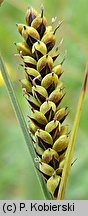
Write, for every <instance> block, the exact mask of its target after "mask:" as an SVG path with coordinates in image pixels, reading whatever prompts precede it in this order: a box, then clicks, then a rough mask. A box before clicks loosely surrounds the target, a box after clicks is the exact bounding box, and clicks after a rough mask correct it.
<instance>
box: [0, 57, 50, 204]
mask: <svg viewBox="0 0 88 216" xmlns="http://www.w3.org/2000/svg"><path fill="white" fill-rule="evenodd" d="M0 68H1V73H2V76H3V79H4V82H5V84H6V87H7V91H8V94H9V97H10V100H11V103H12V106H13V109H14V111H15V114H16V117H17V119H18V122H19V124H20V127H21V130H22V133H23V136H24V139H25V142H26V144H27V147H28V150H29V152H30V155H31V158H32V161H33V166H34V167H35V166H36V167H38V163H36V162H35V160H34V159H35V158H36V153H35V150H34V147H33V143H32V140H31V137H30V134H29V131H28V128H27V125H26V122H25V119H24V116H23V114H22V112H21V109H20V107H19V104H18V101H17V99H16V96H15V93H14V89H13V86H12V83H11V81H10V79H9V76H8V73H7V71H6V68H5V66H4V63H3V60H2V58H1V57H0ZM36 175H37V177H38V180H39V183H40V187H41V189H42V191H43V193H44V196H45V198H46V199H48V200H51V199H52V198H51V195H50V194H49V192H48V190H47V187H46V183H45V181H44V179H43V177H42V176H41V175H40V173H38V172H37V170H36Z"/></svg>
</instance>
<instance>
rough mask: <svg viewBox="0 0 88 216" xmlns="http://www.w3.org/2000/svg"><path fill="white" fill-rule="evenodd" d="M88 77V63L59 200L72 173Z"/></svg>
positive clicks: (62, 197)
mask: <svg viewBox="0 0 88 216" xmlns="http://www.w3.org/2000/svg"><path fill="white" fill-rule="evenodd" d="M87 79H88V65H87V66H86V69H85V76H84V81H83V85H82V90H81V94H80V97H79V100H78V106H77V112H76V115H75V119H74V123H73V129H72V133H71V137H70V142H69V146H68V149H67V154H66V159H65V165H64V169H63V172H62V179H61V183H60V188H59V192H58V198H57V199H58V200H62V199H64V196H65V191H66V185H67V180H68V176H69V173H70V168H71V161H72V156H73V152H74V146H75V139H76V133H77V129H78V124H79V120H80V114H81V110H82V106H83V102H84V96H85V92H86V84H87Z"/></svg>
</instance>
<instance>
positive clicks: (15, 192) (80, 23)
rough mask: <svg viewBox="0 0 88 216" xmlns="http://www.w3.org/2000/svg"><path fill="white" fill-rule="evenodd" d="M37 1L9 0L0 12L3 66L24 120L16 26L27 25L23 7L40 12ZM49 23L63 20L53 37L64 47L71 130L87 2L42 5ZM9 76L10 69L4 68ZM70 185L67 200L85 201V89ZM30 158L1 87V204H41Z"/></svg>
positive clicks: (86, 47) (86, 51) (87, 30)
mask: <svg viewBox="0 0 88 216" xmlns="http://www.w3.org/2000/svg"><path fill="white" fill-rule="evenodd" d="M41 3H42V1H40V0H35V1H34V0H30V1H29V0H22V1H21V2H20V1H17V0H13V1H11V0H7V1H4V2H3V4H2V5H1V7H0V51H1V54H2V56H3V57H4V60H5V62H6V63H7V64H8V65H10V70H11V71H12V72H11V73H12V77H13V80H14V81H13V82H14V88H15V92H16V95H17V98H18V100H19V104H20V107H21V109H22V111H23V113H24V115H25V118H26V119H27V117H26V116H27V115H28V114H29V113H30V110H29V107H28V104H27V102H26V101H25V98H24V97H23V96H22V92H21V86H20V82H19V79H20V78H22V77H23V69H22V68H21V67H20V66H19V61H20V60H19V58H18V57H16V56H14V54H15V53H16V48H15V45H14V42H19V41H20V40H21V36H19V34H18V32H17V29H16V25H15V24H16V23H17V22H19V23H20V22H22V23H23V22H24V21H25V12H26V9H27V7H28V6H29V4H30V5H32V6H33V7H35V8H36V9H38V11H39V10H40V5H41ZM43 4H44V7H45V15H46V17H47V20H48V23H51V18H52V17H55V16H57V21H56V23H55V24H53V28H55V25H56V24H57V23H58V20H61V19H64V20H65V21H64V25H63V26H62V27H61V29H60V30H59V31H58V32H57V45H58V43H59V41H60V40H61V38H62V37H63V38H64V43H63V46H62V48H61V51H62V52H61V53H62V54H61V57H60V58H58V60H57V61H58V62H59V61H60V59H61V58H62V57H63V55H64V50H66V49H67V52H68V58H67V60H66V62H65V64H64V74H63V77H62V80H63V81H64V85H65V88H66V92H67V94H66V97H65V99H64V103H66V105H68V106H69V108H70V114H69V117H68V121H67V123H68V124H69V125H70V126H69V130H71V128H72V124H73V120H74V116H75V112H76V106H77V101H78V97H79V94H80V89H81V83H82V79H83V72H84V68H85V64H86V61H87V59H88V15H87V14H88V11H87V8H88V1H87V0H84V1H83V0H78V1H76V0H74V1H70V0H68V1H67V0H59V1H58V0H54V4H53V1H50V0H49V1H46V0H44V1H43ZM8 70H9V68H8ZM75 158H77V161H76V162H75V164H74V165H73V166H72V169H71V174H70V178H69V182H68V188H67V193H66V199H88V87H87V93H86V98H85V102H84V107H83V110H82V114H81V120H80V125H79V130H78V134H77V139H76V145H75V153H74V159H75ZM43 198H44V197H43V194H42V192H41V190H40V187H39V183H38V181H37V179H36V175H35V171H34V170H33V168H32V162H31V158H30V156H29V152H28V150H27V147H26V145H25V141H24V139H23V136H22V133H21V130H20V127H19V125H18V122H17V121H16V118H15V115H14V112H13V110H12V107H11V104H10V101H9V98H8V95H7V92H6V89H5V86H4V85H2V86H0V199H43Z"/></svg>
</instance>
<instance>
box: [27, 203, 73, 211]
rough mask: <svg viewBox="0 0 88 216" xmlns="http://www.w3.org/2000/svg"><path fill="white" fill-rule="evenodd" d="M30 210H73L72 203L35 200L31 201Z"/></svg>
mask: <svg viewBox="0 0 88 216" xmlns="http://www.w3.org/2000/svg"><path fill="white" fill-rule="evenodd" d="M31 211H58V212H60V211H74V203H67V204H62V205H61V204H58V205H55V204H52V203H49V204H46V203H45V202H44V203H43V204H39V203H37V202H35V203H31Z"/></svg>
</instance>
